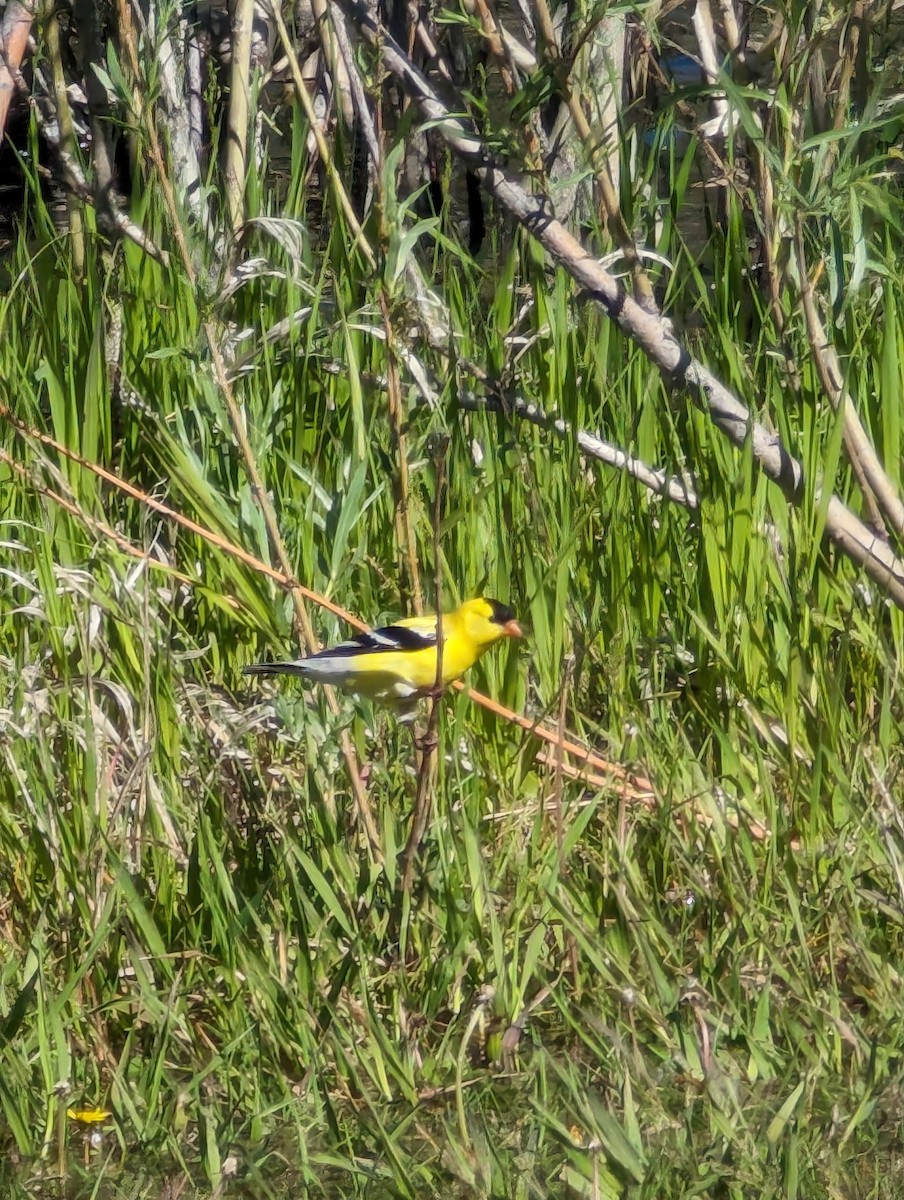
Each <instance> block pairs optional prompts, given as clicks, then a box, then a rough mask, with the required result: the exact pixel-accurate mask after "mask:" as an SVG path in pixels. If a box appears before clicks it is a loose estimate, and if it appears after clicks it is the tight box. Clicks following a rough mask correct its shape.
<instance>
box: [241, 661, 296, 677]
mask: <svg viewBox="0 0 904 1200" xmlns="http://www.w3.org/2000/svg"><path fill="white" fill-rule="evenodd" d="M242 674H243V675H308V674H309V671H308V666H307V663H304V662H272V663H252V665H251V666H250V667H243V668H242Z"/></svg>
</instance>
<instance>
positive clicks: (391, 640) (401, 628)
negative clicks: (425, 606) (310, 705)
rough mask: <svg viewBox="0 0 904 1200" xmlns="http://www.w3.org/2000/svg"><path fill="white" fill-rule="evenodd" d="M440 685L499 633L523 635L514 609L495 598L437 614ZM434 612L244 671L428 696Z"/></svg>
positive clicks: (395, 697) (382, 695)
mask: <svg viewBox="0 0 904 1200" xmlns="http://www.w3.org/2000/svg"><path fill="white" fill-rule="evenodd" d="M442 626H443V633H442V643H443V673H442V686H443V687H445V686H446V685H447V684H449V683H451V682H452V680H453V679H457V678H458V677H459V675H463V674H464V673H465V671H467V669H468V668H469V667H473V665H474V663H476V662H477V660H478V658H480V656H481V655H482V654H485V653H486V651H487V650H489V649H490V647H491V646H493V645H495V644H496V642H498V641H499V640H500V639H501V638H504V637H523V636H524V631H523V630H522V628H521V626H520V625H519V624H518V622H517V620H516V619H515V614H514V612H513V611H512V610H511V609H510V608H509V607H508V606H507V605H505V604H500V602H499V601H498V600H485V599H483V598H478V599H476V600H466V601H465V603H464V604H462V605H461V607H460V608H457V609H456V610H455V611H454V612H448V613H443V620H442ZM436 658H437V647H436V616H435V615H429V616H423V617H406V618H405V620H403V621H396V622H395V624H393V625H385V626H383V628H381V629H372V630H371V631H370V632H369V633H362V634H361V635H360V636H359V637H355V638H351V639H350V640H349V641H347V642H342V643H340V645H338V646H332V647H331V648H330V649H328V650H321V652H320V653H319V654H312V655H311V656H310V658H301V659H298V660H296V661H295V662H274V663H256V664H255V665H254V666H251V667H245V669H244V671H243V674H245V675H301V676H302V677H303V678H305V679H313V680H316V681H317V682H319V683H329V684H336V685H337V686H338V687H344V688H347V689H348V690H349V691H352V692H357V693H358V694H359V695H362V696H369V697H371V698H372V699H375V700H389V701H396V702H399V701H406V700H414V699H417V698H418V697H419V696H426V695H429V694H430V693H431V692H432V691H433V688H434V687H435V686H436Z"/></svg>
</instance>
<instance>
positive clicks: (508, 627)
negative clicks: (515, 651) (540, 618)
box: [502, 619, 524, 637]
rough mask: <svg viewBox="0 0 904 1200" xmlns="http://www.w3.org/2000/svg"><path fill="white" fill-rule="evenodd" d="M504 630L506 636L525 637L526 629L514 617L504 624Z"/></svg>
mask: <svg viewBox="0 0 904 1200" xmlns="http://www.w3.org/2000/svg"><path fill="white" fill-rule="evenodd" d="M502 630H503V633H504V634H505V636H506V637H524V630H523V629H522V628H521V626H520V625H519V624H518V622H517V621H515V620H514V619H513V620H511V621H506V623H505V624H504V625H503V626H502Z"/></svg>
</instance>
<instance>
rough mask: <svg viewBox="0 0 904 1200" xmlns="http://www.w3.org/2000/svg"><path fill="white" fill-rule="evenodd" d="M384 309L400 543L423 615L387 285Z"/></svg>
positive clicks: (383, 294) (410, 585) (416, 603)
mask: <svg viewBox="0 0 904 1200" xmlns="http://www.w3.org/2000/svg"><path fill="white" fill-rule="evenodd" d="M380 312H381V314H382V317H383V332H384V334H385V336H386V396H387V400H388V404H389V424H390V428H391V429H392V440H393V442H394V443H395V451H396V456H397V459H398V476H397V481H396V489H395V492H396V511H395V520H396V543H397V545H398V548H399V552H400V554H401V555H402V556H403V563H404V569H403V571H402V577H403V578H407V582H408V592H409V599H410V600H411V604H412V607H413V608H414V611H415V613H416V614H417V615H418V616H420V615H421V613H422V612H423V611H424V603H423V594H422V592H421V579H420V572H419V571H418V565H417V543H416V541H415V537H414V523H413V521H412V519H411V489H410V487H409V484H408V439H407V438H406V437H405V423H404V420H403V416H402V395H401V389H400V387H399V371H398V367H397V365H396V356H395V344H394V343H395V339H394V337H393V330H392V322H391V320H390V318H389V301H388V300H387V298H386V289H385V288H383V289H381V291H380Z"/></svg>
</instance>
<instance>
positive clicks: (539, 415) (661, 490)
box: [457, 393, 700, 510]
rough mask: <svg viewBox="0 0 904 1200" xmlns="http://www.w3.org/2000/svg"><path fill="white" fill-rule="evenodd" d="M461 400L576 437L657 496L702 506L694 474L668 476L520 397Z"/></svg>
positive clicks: (589, 453)
mask: <svg viewBox="0 0 904 1200" xmlns="http://www.w3.org/2000/svg"><path fill="white" fill-rule="evenodd" d="M457 403H458V405H459V407H460V408H464V409H471V410H476V411H480V410H483V409H486V410H488V411H489V412H501V413H505V414H506V415H507V416H515V417H520V418H521V419H522V420H523V421H529V422H530V423H531V424H532V425H538V426H539V427H540V428H541V429H554V430H555V431H556V432H557V433H561V434H563V435H566V436H573V437H574V439H575V441H576V442H577V444H578V446H579V447H580V449H581V452H582V453H583V454H586V455H587V456H588V457H590V458H595V459H596V460H597V461H598V462H602V463H605V464H606V465H607V466H609V467H615V468H616V469H617V470H619V471H624V472H625V473H626V474H628V475H631V476H633V477H634V478H635V479H636V480H637V481H638V482H639V483H642V484H643V485H644V487H645V488H648V489H649V490H650V491H651V492H654V493H655V494H656V495H657V496H667V497H668V499H669V500H671V501H672V502H673V503H675V504H681V505H683V506H684V507H685V508H689V509H691V510H694V509H697V508H699V506H700V501H699V500H698V498H697V493H696V491H695V490H694V481H693V479H691V478H690V477H686V478H685V477H680V476H677V475H667V474H666V472H665V471H662V470H660V469H658V468H656V467H650V466H648V465H647V464H646V463H645V462H641V460H640V459H639V458H634V457H633V456H632V455H630V454H628V453H627V452H626V451H624V450H622V449H621V448H620V447H618V446H614V445H613V444H612V443H611V442H606V441H604V440H603V439H602V438H601V437H598V436H597V435H596V434H595V433H588V432H587V431H586V430H584V429H577V430H574V429H573V428H572V426H571V425H570V424H569V423H568V421H565V420H563V419H562V418H561V417H555V416H552V415H551V414H550V413H545V412H543V410H542V409H541V408H538V407H537V405H536V404H531V403H530V402H529V401H527V400H523V399H521V397H519V396H515V397H512V398H510V399H509V398H507V397H501V396H475V395H474V394H473V393H465V394H464V395H462V396H459V397H458V401H457Z"/></svg>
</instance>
